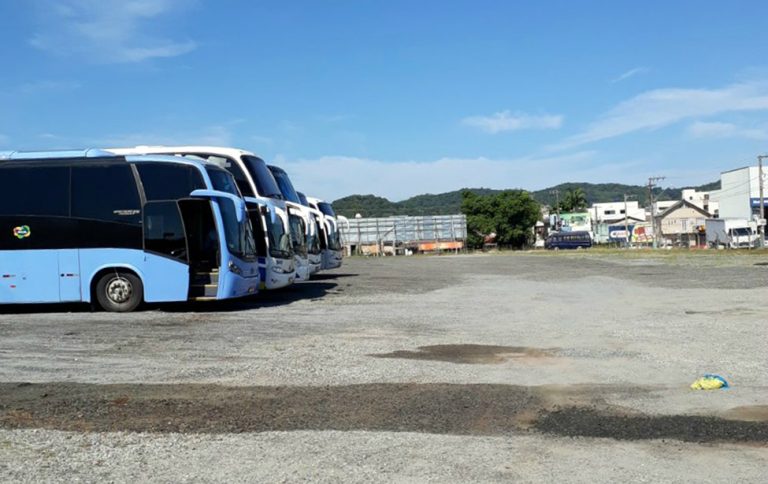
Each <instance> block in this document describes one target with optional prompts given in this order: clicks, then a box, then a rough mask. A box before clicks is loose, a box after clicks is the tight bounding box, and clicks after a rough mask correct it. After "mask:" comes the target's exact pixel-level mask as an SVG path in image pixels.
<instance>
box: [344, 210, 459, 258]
mask: <svg viewBox="0 0 768 484" xmlns="http://www.w3.org/2000/svg"><path fill="white" fill-rule="evenodd" d="M340 230H341V239H342V243H343V245H344V250H345V252H346V254H348V255H352V254H361V255H401V254H403V255H408V254H413V253H419V252H442V251H459V250H463V249H464V248H465V247H466V240H467V217H466V216H465V215H436V216H417V217H408V216H398V217H386V218H362V217H361V218H358V217H355V218H353V219H349V223H348V224H341V226H340Z"/></svg>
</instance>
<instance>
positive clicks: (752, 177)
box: [710, 166, 768, 220]
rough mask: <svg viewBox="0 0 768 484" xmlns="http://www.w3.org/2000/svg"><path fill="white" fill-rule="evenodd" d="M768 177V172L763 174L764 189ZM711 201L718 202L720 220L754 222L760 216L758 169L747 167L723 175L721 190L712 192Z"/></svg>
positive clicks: (721, 176) (725, 172)
mask: <svg viewBox="0 0 768 484" xmlns="http://www.w3.org/2000/svg"><path fill="white" fill-rule="evenodd" d="M767 175H768V170H766V171H764V172H763V183H764V187H765V180H766V178H768V176H767ZM766 195H768V193H766ZM710 200H711V201H716V202H718V208H719V210H718V217H719V218H725V219H742V220H753V219H754V218H755V216H758V215H759V214H760V177H759V169H758V167H756V166H746V167H744V168H737V169H735V170H730V171H724V172H723V173H721V174H720V190H714V191H712V192H710ZM766 206H768V204H766Z"/></svg>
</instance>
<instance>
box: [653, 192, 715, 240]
mask: <svg viewBox="0 0 768 484" xmlns="http://www.w3.org/2000/svg"><path fill="white" fill-rule="evenodd" d="M708 218H711V214H710V213H709V212H707V211H706V210H704V209H703V208H700V207H698V206H696V205H694V204H693V203H691V202H689V201H687V200H679V201H677V202H676V203H675V204H674V205H672V206H670V207H669V208H667V209H666V210H664V211H663V212H661V213H660V214H658V215H657V216H656V217H655V225H656V228H657V231H658V232H659V233H660V234H661V237H660V242H661V244H663V245H673V246H682V247H692V246H701V245H704V244H705V243H706V233H705V231H704V230H705V229H704V227H705V226H706V220H707V219H708Z"/></svg>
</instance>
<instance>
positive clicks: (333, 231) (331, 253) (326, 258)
mask: <svg viewBox="0 0 768 484" xmlns="http://www.w3.org/2000/svg"><path fill="white" fill-rule="evenodd" d="M307 200H308V201H309V205H310V206H311V207H313V208H315V209H316V210H318V211H320V213H322V221H323V236H324V244H322V245H324V247H323V265H322V268H323V270H326V269H337V268H339V267H341V261H342V259H343V258H344V250H343V249H344V248H343V247H342V245H341V230H340V229H339V221H338V220H337V217H336V213H335V212H334V211H333V207H332V206H331V204H330V203H328V202H326V201H324V200H320V199H319V198H314V197H307Z"/></svg>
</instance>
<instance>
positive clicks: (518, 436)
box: [0, 251, 768, 482]
mask: <svg viewBox="0 0 768 484" xmlns="http://www.w3.org/2000/svg"><path fill="white" fill-rule="evenodd" d="M0 313H1V314H0V480H3V481H9V482H10V481H15V482H39V481H68V482H73V481H88V482H95V481H105V480H107V481H115V482H126V481H136V480H140V481H157V482H196V481H258V480H261V481H270V482H273V481H277V482H281V481H313V482H316V481H321V482H322V481H325V482H337V481H339V480H343V481H353V482H376V481H381V482H384V481H409V482H410V481H417V482H421V481H435V482H446V481H475V482H491V481H509V480H513V481H521V482H541V481H550V482H553V481H556V482H617V481H627V480H631V481H643V482H654V481H663V482H701V481H708V482H765V469H766V468H768V445H767V444H768V372H766V371H765V370H766V366H767V364H768V329H767V327H766V314H768V255H755V254H752V253H744V254H734V253H724V252H709V253H707V252H701V253H696V252H691V253H688V252H670V253H666V252H664V253H661V252H658V253H651V252H640V251H637V252H629V253H609V252H606V253H603V252H599V251H595V252H590V251H587V252H583V253H581V252H580V253H572V254H540V253H539V254H533V253H515V254H494V255H458V256H447V255H446V256H434V257H400V258H371V259H364V258H350V259H347V260H345V262H344V266H343V267H342V268H341V269H339V270H336V271H330V272H327V273H322V274H320V275H319V277H317V278H316V279H314V280H312V281H310V282H307V283H302V284H298V285H296V286H294V287H292V288H289V289H286V290H282V291H278V292H275V293H262V294H260V295H259V296H257V297H255V298H253V299H250V300H239V301H230V302H224V303H215V304H196V305H193V306H188V305H170V306H153V307H148V308H145V309H144V310H142V311H140V312H137V313H130V314H111V313H104V312H91V311H90V309H89V308H88V307H82V306H55V305H54V306H23V307H22V306H19V307H9V306H5V307H2V308H0ZM705 373H716V374H719V375H722V376H723V377H725V378H726V379H727V380H728V381H729V383H730V384H731V388H729V389H727V390H713V391H694V390H691V389H690V388H689V385H690V384H691V382H692V381H693V380H695V379H696V378H698V377H700V376H702V375H703V374H705Z"/></svg>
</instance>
